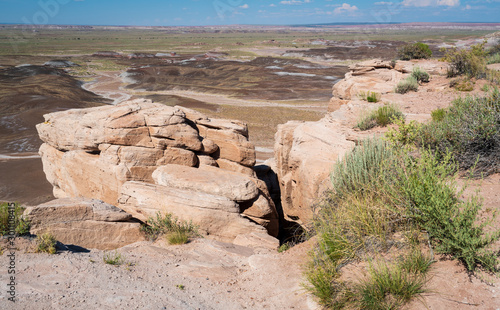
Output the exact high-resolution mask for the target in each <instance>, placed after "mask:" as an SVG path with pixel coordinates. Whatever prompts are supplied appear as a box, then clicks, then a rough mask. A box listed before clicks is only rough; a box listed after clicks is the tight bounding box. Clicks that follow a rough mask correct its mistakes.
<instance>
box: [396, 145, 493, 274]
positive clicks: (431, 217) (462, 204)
mask: <svg viewBox="0 0 500 310" xmlns="http://www.w3.org/2000/svg"><path fill="white" fill-rule="evenodd" d="M405 161H407V163H406V165H403V166H396V170H397V172H396V174H397V175H398V177H397V178H396V179H394V178H393V179H391V183H390V184H389V186H390V187H392V193H393V195H394V197H399V199H404V203H403V204H402V206H403V207H404V210H405V212H406V216H408V217H410V218H412V219H413V220H414V221H415V222H416V223H417V224H418V226H419V227H421V229H423V230H425V231H427V232H428V233H429V236H430V237H431V240H432V241H433V244H434V246H435V248H436V251H437V252H438V253H441V254H445V255H449V256H451V257H453V258H456V259H458V260H460V261H461V262H463V264H464V265H465V267H466V268H467V270H469V271H474V270H475V269H476V268H477V267H481V268H483V269H485V270H487V271H491V272H495V271H496V270H497V257H496V255H495V252H494V251H492V250H488V247H489V246H490V245H491V244H492V243H493V242H495V241H496V240H498V239H499V238H500V230H497V231H494V232H492V233H489V234H486V233H485V231H484V228H485V227H486V226H488V225H490V224H491V222H492V219H482V220H481V221H479V217H478V212H479V210H480V209H481V207H482V205H481V203H480V200H479V198H478V197H477V196H473V197H472V198H470V199H468V200H466V201H462V200H460V196H461V195H462V193H463V190H464V189H462V190H460V191H459V190H458V188H457V185H456V181H455V179H456V174H454V173H455V172H456V171H457V167H456V165H454V163H453V160H452V157H451V154H449V153H448V154H446V155H445V156H444V158H440V159H439V158H437V157H436V156H434V154H433V153H432V152H430V151H421V153H420V156H419V157H418V158H411V157H407V158H406V159H405Z"/></svg>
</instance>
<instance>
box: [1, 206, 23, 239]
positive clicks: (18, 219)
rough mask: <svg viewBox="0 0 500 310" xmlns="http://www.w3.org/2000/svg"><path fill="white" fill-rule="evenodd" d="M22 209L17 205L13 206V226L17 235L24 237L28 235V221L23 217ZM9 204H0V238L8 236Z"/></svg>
mask: <svg viewBox="0 0 500 310" xmlns="http://www.w3.org/2000/svg"><path fill="white" fill-rule="evenodd" d="M23 212H24V208H23V207H21V206H20V205H19V204H18V203H16V204H15V205H14V213H13V216H14V219H13V224H14V227H15V233H16V234H17V235H25V234H28V233H29V229H30V225H29V221H28V220H26V219H25V218H24V217H23ZM9 230H10V225H9V204H8V203H1V204H0V236H4V235H7V234H9Z"/></svg>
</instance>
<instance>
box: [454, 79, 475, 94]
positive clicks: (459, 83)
mask: <svg viewBox="0 0 500 310" xmlns="http://www.w3.org/2000/svg"><path fill="white" fill-rule="evenodd" d="M450 87H453V88H455V89H456V90H458V91H467V92H468V91H472V90H474V84H473V83H472V82H471V81H470V80H469V79H454V80H451V81H450Z"/></svg>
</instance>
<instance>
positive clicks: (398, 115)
mask: <svg viewBox="0 0 500 310" xmlns="http://www.w3.org/2000/svg"><path fill="white" fill-rule="evenodd" d="M404 118H405V117H404V115H403V113H402V112H401V110H400V109H399V107H398V106H396V105H394V104H389V105H384V106H382V107H380V108H378V109H377V110H375V111H373V112H371V113H370V114H368V115H367V116H365V117H363V118H362V119H361V121H359V123H358V124H357V125H356V127H357V128H359V129H360V130H368V129H371V128H373V127H376V126H381V127H385V126H387V125H389V124H392V123H393V122H394V121H395V120H396V119H404Z"/></svg>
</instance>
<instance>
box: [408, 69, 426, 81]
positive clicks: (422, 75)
mask: <svg viewBox="0 0 500 310" xmlns="http://www.w3.org/2000/svg"><path fill="white" fill-rule="evenodd" d="M411 76H413V77H414V78H415V79H416V80H417V82H419V83H427V82H429V73H427V72H426V71H424V70H422V69H420V67H418V66H416V67H413V70H412V71H411Z"/></svg>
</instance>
